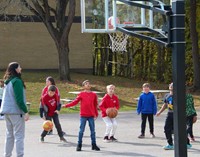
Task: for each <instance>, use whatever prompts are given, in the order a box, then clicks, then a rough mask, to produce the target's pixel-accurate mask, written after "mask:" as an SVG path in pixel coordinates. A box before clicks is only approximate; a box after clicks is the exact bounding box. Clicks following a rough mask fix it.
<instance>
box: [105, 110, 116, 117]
mask: <svg viewBox="0 0 200 157" xmlns="http://www.w3.org/2000/svg"><path fill="white" fill-rule="evenodd" d="M106 114H107V116H108V117H109V118H115V117H116V116H117V114H118V111H117V109H116V108H107V110H106Z"/></svg>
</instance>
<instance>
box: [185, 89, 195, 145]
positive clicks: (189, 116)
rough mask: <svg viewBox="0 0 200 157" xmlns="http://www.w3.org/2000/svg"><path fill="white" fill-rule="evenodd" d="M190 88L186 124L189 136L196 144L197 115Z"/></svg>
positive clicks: (187, 96)
mask: <svg viewBox="0 0 200 157" xmlns="http://www.w3.org/2000/svg"><path fill="white" fill-rule="evenodd" d="M189 92H190V91H189V88H187V93H186V120H187V122H186V124H187V134H188V135H189V136H190V141H191V142H194V141H195V139H194V135H193V119H194V118H196V116H197V113H196V110H195V108H194V99H193V96H192V94H190V93H189Z"/></svg>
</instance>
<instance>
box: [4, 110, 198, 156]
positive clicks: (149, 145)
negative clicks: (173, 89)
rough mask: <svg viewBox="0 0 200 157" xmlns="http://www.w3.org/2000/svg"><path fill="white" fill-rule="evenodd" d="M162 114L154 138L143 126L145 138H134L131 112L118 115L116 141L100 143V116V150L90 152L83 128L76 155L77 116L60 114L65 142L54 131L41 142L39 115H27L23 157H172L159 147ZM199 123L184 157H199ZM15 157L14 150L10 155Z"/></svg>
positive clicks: (136, 124)
mask: <svg viewBox="0 0 200 157" xmlns="http://www.w3.org/2000/svg"><path fill="white" fill-rule="evenodd" d="M165 116H166V112H164V113H163V115H161V116H160V117H155V135H156V138H154V139H152V138H150V137H149V132H148V131H149V129H148V125H147V131H146V138H145V139H138V138H137V136H138V135H139V134H140V116H138V115H136V113H135V111H132V112H121V113H119V116H118V119H117V120H118V129H117V133H116V138H118V140H119V141H118V142H115V143H104V142H103V141H102V139H103V135H104V131H105V124H104V122H103V121H102V119H101V117H99V118H98V119H97V120H96V136H97V145H98V146H99V147H100V148H101V151H98V152H96V151H92V150H91V145H90V132H89V127H88V125H87V127H86V130H85V134H84V138H83V147H82V150H83V151H81V152H76V145H77V135H78V129H79V114H62V115H60V121H61V125H62V128H63V130H64V131H65V132H66V133H67V136H66V138H67V140H68V143H66V144H63V143H60V142H59V137H58V136H57V134H56V130H55V129H54V134H53V135H48V136H46V137H45V143H40V142H39V137H40V133H41V131H42V126H41V125H42V122H43V120H42V119H40V118H39V116H31V119H30V120H29V121H28V122H27V123H26V138H25V157H46V156H48V157H67V156H69V157H98V156H107V157H113V156H118V157H173V156H174V151H171V150H170V151H166V150H163V149H162V146H164V145H166V140H165V136H164V133H163V125H164V120H165ZM0 126H1V127H0V139H1V140H0V146H1V147H0V154H1V155H0V156H2V154H3V146H4V138H5V136H4V135H5V124H4V121H3V120H1V121H0ZM199 130H200V121H197V123H196V124H195V125H194V135H195V138H196V142H194V143H192V145H193V147H192V149H189V150H188V157H199V154H200V131H199ZM13 156H14V157H15V151H14V155H13Z"/></svg>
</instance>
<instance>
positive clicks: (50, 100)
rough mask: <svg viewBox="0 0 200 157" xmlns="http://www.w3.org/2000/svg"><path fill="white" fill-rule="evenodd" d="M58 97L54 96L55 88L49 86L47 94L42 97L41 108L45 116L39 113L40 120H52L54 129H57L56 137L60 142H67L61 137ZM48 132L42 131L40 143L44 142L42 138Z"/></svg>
mask: <svg viewBox="0 0 200 157" xmlns="http://www.w3.org/2000/svg"><path fill="white" fill-rule="evenodd" d="M58 102H59V101H58V96H57V94H56V87H55V86H54V85H50V86H49V87H48V93H47V94H45V95H44V96H43V97H42V107H43V109H44V113H45V115H44V114H43V112H42V113H40V116H41V118H43V119H44V120H51V119H53V122H54V124H55V127H56V129H57V132H58V135H59V137H60V141H61V142H67V141H66V139H65V138H64V137H63V132H62V128H61V125H60V122H59V117H58V114H59V111H60V107H61V106H60V105H59V103H58ZM47 133H48V131H45V130H44V131H43V132H42V134H41V138H40V141H41V142H44V137H45V136H46V135H47Z"/></svg>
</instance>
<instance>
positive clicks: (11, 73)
mask: <svg viewBox="0 0 200 157" xmlns="http://www.w3.org/2000/svg"><path fill="white" fill-rule="evenodd" d="M19 66H20V65H19V63H17V62H11V63H9V64H8V67H7V69H6V72H5V75H4V77H3V78H4V79H5V80H7V79H10V78H11V77H18V78H20V79H21V74H20V73H17V72H16V69H17V68H18V67H19ZM22 82H23V85H24V87H26V86H25V84H24V81H23V80H22Z"/></svg>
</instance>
